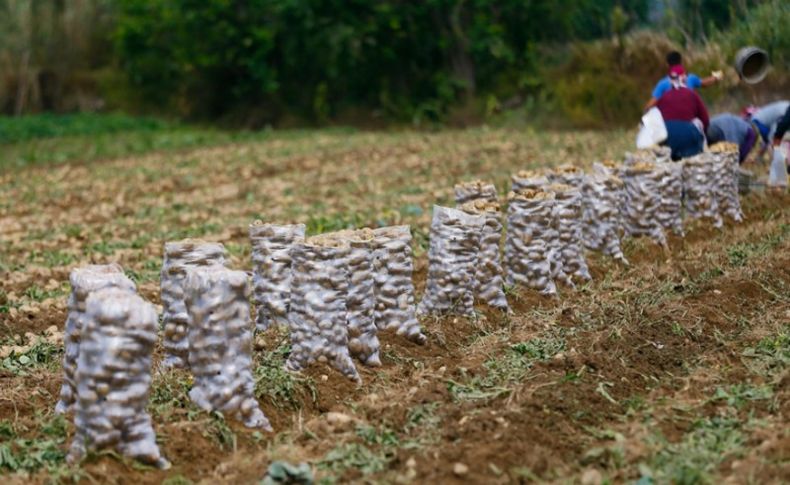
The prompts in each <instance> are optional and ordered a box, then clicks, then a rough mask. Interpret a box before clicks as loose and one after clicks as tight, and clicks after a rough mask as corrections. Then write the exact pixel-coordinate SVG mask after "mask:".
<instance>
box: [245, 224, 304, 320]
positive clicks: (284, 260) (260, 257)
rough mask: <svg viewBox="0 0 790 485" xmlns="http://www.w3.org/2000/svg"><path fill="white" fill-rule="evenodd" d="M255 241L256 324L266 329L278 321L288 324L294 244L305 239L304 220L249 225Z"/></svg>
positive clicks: (253, 244) (254, 286) (253, 254)
mask: <svg viewBox="0 0 790 485" xmlns="http://www.w3.org/2000/svg"><path fill="white" fill-rule="evenodd" d="M249 234H250V242H251V243H252V266H253V272H252V286H253V299H254V301H255V312H256V313H255V326H256V328H257V329H258V330H266V329H267V328H269V326H270V325H271V324H272V323H274V324H276V325H278V326H281V327H287V326H288V304H289V302H290V294H291V254H290V250H291V247H292V246H293V245H294V244H298V243H302V242H304V238H305V225H304V224H281V225H278V224H264V223H263V222H261V221H255V222H253V223H252V224H250V228H249Z"/></svg>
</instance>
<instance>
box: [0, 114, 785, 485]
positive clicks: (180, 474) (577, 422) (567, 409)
mask: <svg viewBox="0 0 790 485" xmlns="http://www.w3.org/2000/svg"><path fill="white" fill-rule="evenodd" d="M631 140H632V135H631V134H628V133H622V132H613V133H572V134H545V133H531V132H511V131H503V130H485V129H478V130H471V131H458V132H442V133H437V134H414V133H402V134H392V135H382V134H343V133H332V132H316V133H314V134H309V133H299V134H284V135H283V136H281V137H272V138H269V139H266V140H264V141H257V142H256V141H250V142H245V143H239V144H234V145H226V146H216V147H210V148H204V149H199V150H194V151H184V152H178V153H170V152H168V153H158V152H154V153H150V154H147V155H143V156H138V157H134V158H125V159H114V160H103V161H97V162H91V163H89V164H82V163H72V164H69V165H65V166H56V167H54V168H28V169H16V170H15V171H13V172H11V173H6V174H4V175H2V178H0V248H1V249H0V272H1V273H0V288H2V289H1V290H0V345H2V347H3V349H4V353H3V354H2V355H0V361H1V362H2V364H1V366H0V474H9V475H10V478H11V483H16V482H18V483H31V482H32V483H44V482H47V481H51V480H53V481H64V482H67V481H72V480H80V479H81V480H83V481H85V482H94V483H135V484H139V483H160V482H163V481H164V482H165V483H169V484H171V485H172V484H184V483H191V482H204V483H257V481H259V480H260V479H261V478H263V476H264V475H265V473H266V470H267V467H268V466H269V464H270V463H271V462H272V461H274V460H285V461H288V462H291V463H298V462H302V461H306V462H309V463H310V464H311V467H312V470H313V473H314V474H315V476H316V478H318V479H320V480H321V481H322V482H323V483H346V482H349V481H355V482H363V483H371V482H375V483H409V482H413V483H462V482H474V483H530V482H544V481H545V482H562V483H568V482H569V483H583V484H596V483H603V482H606V481H609V482H611V483H621V482H634V481H637V480H639V482H638V483H640V484H647V483H668V482H675V483H684V484H685V483H782V482H785V483H787V482H788V481H790V426H788V425H787V423H788V420H789V419H790V374H789V373H788V368H789V367H788V366H789V365H790V208H789V207H790V197H788V196H786V195H785V196H778V195H775V196H768V195H765V194H751V195H749V196H747V197H745V198H744V199H743V205H744V210H745V213H746V220H745V222H744V223H742V224H739V225H732V224H729V223H728V224H726V225H725V227H724V229H722V230H721V231H718V230H713V229H711V228H709V227H707V226H706V225H704V224H699V223H696V222H688V224H687V228H688V234H687V236H686V238H685V239H671V241H670V242H671V244H670V245H671V249H672V256H671V258H670V259H667V258H666V257H665V255H664V254H663V253H662V252H661V251H660V250H658V248H656V247H654V246H653V245H652V244H651V243H650V242H649V241H643V240H631V241H628V242H626V243H625V246H624V248H625V253H626V257H627V258H628V259H629V260H630V261H631V263H632V265H631V266H630V267H628V268H623V267H620V266H618V265H616V264H614V263H612V262H611V261H610V260H607V259H604V258H600V257H598V256H596V255H590V257H589V260H588V262H589V264H590V267H591V270H592V272H593V275H594V278H595V279H594V281H593V282H592V283H590V284H588V285H585V286H582V287H580V288H578V289H577V290H568V289H562V290H561V293H560V296H559V297H558V298H556V299H549V298H545V297H541V296H539V295H538V294H536V293H533V292H529V291H521V290H513V291H510V292H509V294H508V298H509V300H510V302H511V305H512V306H513V307H514V310H515V313H514V314H513V315H510V316H509V315H506V314H502V313H499V312H496V311H493V310H490V309H487V308H484V307H480V308H479V312H480V317H479V318H478V319H476V320H468V319H464V318H453V317H448V318H440V319H428V320H425V321H423V322H422V323H423V326H424V329H425V330H426V332H427V334H428V336H429V338H428V344H427V345H425V346H422V347H420V346H416V345H414V344H412V343H410V342H407V341H405V340H402V339H400V338H397V337H395V336H392V335H386V334H385V335H384V337H383V342H382V343H383V359H382V360H383V362H384V365H383V367H381V368H379V369H376V370H371V369H365V368H363V367H362V366H358V368H359V369H360V372H361V373H362V378H363V380H364V383H363V385H362V386H360V387H356V386H355V385H354V384H353V383H351V382H349V381H346V380H344V379H343V378H342V377H341V376H340V375H339V374H337V373H335V372H333V371H331V370H330V369H329V368H325V367H322V366H316V367H314V368H312V369H311V370H310V371H309V372H308V373H307V374H306V375H303V376H295V375H290V374H287V373H285V372H284V371H282V370H281V366H282V363H283V362H284V358H285V356H286V355H287V352H288V345H287V337H286V335H285V333H280V334H278V333H277V332H276V331H273V332H270V333H266V334H260V335H258V337H257V339H256V349H257V350H256V355H255V360H256V368H255V377H256V380H257V388H256V392H257V395H258V397H259V401H260V402H261V406H262V408H263V410H264V412H265V413H266V414H267V416H268V417H269V418H270V420H271V421H272V425H273V426H274V428H275V433H274V434H272V435H269V434H262V433H259V432H252V431H249V430H246V429H245V428H243V427H241V426H239V425H238V424H236V423H234V422H231V421H228V422H226V421H225V420H224V419H223V418H222V416H220V415H217V414H214V415H209V414H206V413H204V412H201V411H199V410H198V409H197V408H196V407H195V406H194V405H193V404H191V403H190V401H189V398H188V396H187V392H188V389H189V386H190V377H189V376H188V374H185V373H179V372H175V373H171V374H167V375H157V376H156V377H155V379H154V384H153V388H152V395H151V402H150V407H149V410H150V413H151V415H152V417H153V420H154V427H155V430H156V432H157V435H158V439H159V441H160V445H161V447H162V451H163V453H164V454H165V456H166V457H167V458H168V459H169V460H170V461H171V462H172V463H173V467H172V468H171V469H170V470H167V471H159V470H154V469H148V468H145V467H142V466H140V465H138V464H135V463H131V462H128V461H125V460H123V459H122V458H120V457H119V456H117V455H115V454H112V453H102V454H99V455H93V456H90V457H88V458H87V459H86V460H85V462H83V463H82V464H81V466H80V467H69V466H67V465H66V464H65V460H64V457H65V451H66V450H67V447H68V444H69V442H70V439H71V436H72V434H73V427H72V426H71V424H70V422H69V421H68V420H64V419H63V418H59V417H55V416H54V415H53V413H52V410H53V408H54V405H55V402H56V401H57V394H58V391H59V388H60V382H61V370H60V360H61V359H62V342H61V341H59V340H58V336H57V335H55V336H54V337H50V338H49V340H48V341H41V342H39V343H36V344H34V345H27V346H25V344H33V343H34V341H35V338H34V337H33V336H26V333H27V332H32V333H33V334H35V335H48V334H47V329H48V328H49V327H50V326H53V325H54V326H56V327H57V329H58V332H62V329H63V324H64V322H65V317H66V296H67V294H68V291H69V286H68V273H69V271H70V269H72V268H74V267H76V266H78V265H80V264H85V263H89V262H94V263H103V262H109V261H117V262H119V263H120V264H121V265H123V267H124V268H125V269H127V271H128V274H129V276H130V277H132V278H133V279H135V280H136V282H137V284H138V286H139V290H140V293H141V294H142V295H143V296H144V297H145V298H147V299H149V300H150V301H152V302H154V303H155V304H159V269H160V266H161V259H162V247H163V243H164V242H165V241H168V240H174V239H179V238H184V237H187V236H190V237H203V238H206V239H210V240H216V241H220V242H222V243H223V244H225V245H226V246H227V248H228V250H229V252H230V253H231V255H232V262H233V266H234V267H235V268H243V269H250V268H251V261H250V251H249V246H248V242H247V225H248V224H249V223H250V222H251V221H252V220H254V219H256V218H260V219H263V220H266V221H278V222H291V221H297V222H304V223H306V224H307V225H308V231H309V232H311V233H318V232H323V231H328V230H334V229H338V228H341V227H346V226H349V225H355V226H363V225H371V226H376V225H384V224H393V223H408V224H412V228H413V233H414V236H415V238H414V249H415V257H416V261H415V268H416V274H415V283H416V286H417V294H418V297H419V295H420V294H421V292H422V286H423V285H424V279H425V272H426V257H425V251H426V249H427V229H428V222H429V220H430V213H431V205H432V204H434V203H440V204H449V203H450V202H451V197H452V186H453V184H454V183H455V182H458V181H460V180H466V179H473V178H486V179H490V180H493V181H494V182H495V183H496V184H497V187H498V188H499V189H500V190H501V191H504V190H505V187H506V186H507V183H506V181H507V180H508V176H509V174H510V173H512V172H513V171H515V170H517V169H521V168H529V167H535V166H541V165H553V164H559V163H567V162H574V163H579V164H583V165H588V164H590V163H591V162H592V161H593V160H595V159H601V158H615V159H616V158H620V157H621V155H622V153H623V152H624V151H625V150H626V149H627V147H628V144H629V143H630V142H631ZM14 345H17V346H24V347H25V348H24V349H23V350H24V351H25V353H22V354H21V355H20V354H19V352H17V353H14V354H11V355H6V354H8V353H9V349H10V348H11V346H14ZM160 356H161V348H159V349H157V360H158V358H159V357H160ZM330 412H331V413H334V414H329V413H330Z"/></svg>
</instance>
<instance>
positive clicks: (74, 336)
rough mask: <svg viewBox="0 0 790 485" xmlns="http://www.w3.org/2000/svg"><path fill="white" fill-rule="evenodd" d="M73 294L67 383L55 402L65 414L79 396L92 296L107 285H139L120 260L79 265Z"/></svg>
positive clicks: (66, 343)
mask: <svg viewBox="0 0 790 485" xmlns="http://www.w3.org/2000/svg"><path fill="white" fill-rule="evenodd" d="M69 281H70V283H71V295H70V296H69V301H68V308H69V313H68V316H67V317H66V332H65V335H64V337H63V343H64V347H65V352H64V355H63V385H62V386H61V388H60V400H59V401H58V403H57V404H56V405H55V412H56V413H59V414H62V413H66V412H68V411H70V410H71V409H72V407H73V406H74V403H75V400H76V396H77V383H76V379H75V374H76V372H77V360H78V358H79V355H80V342H81V341H82V338H83V336H84V334H85V324H86V323H87V320H86V319H87V318H88V317H87V316H86V314H85V311H86V305H87V301H88V297H89V296H90V295H91V294H92V293H93V292H96V291H98V290H101V289H104V288H113V287H114V288H122V289H124V290H127V291H130V292H134V291H136V289H137V287H136V286H135V284H134V283H133V282H132V280H130V279H129V278H127V277H126V275H125V274H124V273H123V268H121V266H120V265H118V264H115V263H113V264H106V265H88V266H83V267H81V268H76V269H74V270H72V271H71V274H70V275H69Z"/></svg>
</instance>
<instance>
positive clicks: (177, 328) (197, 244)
mask: <svg viewBox="0 0 790 485" xmlns="http://www.w3.org/2000/svg"><path fill="white" fill-rule="evenodd" d="M226 257H227V253H226V252H225V247H224V246H223V245H222V244H220V243H212V242H206V241H201V240H198V239H185V240H183V241H177V242H168V243H165V254H164V262H163V264H162V272H161V281H160V287H161V294H162V309H163V311H162V325H163V328H164V340H163V342H162V346H163V347H164V349H165V358H164V359H163V360H162V366H163V367H165V368H171V367H174V368H188V367H189V342H188V340H187V333H188V331H189V313H188V312H187V308H186V304H185V302H184V298H185V288H184V283H185V280H186V276H187V270H188V269H189V268H195V267H201V266H211V265H216V264H219V265H224V264H226Z"/></svg>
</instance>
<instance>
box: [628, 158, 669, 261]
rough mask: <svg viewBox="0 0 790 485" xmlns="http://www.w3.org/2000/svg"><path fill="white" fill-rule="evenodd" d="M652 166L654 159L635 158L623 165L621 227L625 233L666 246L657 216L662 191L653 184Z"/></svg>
mask: <svg viewBox="0 0 790 485" xmlns="http://www.w3.org/2000/svg"><path fill="white" fill-rule="evenodd" d="M655 170H656V166H655V164H654V163H651V162H636V163H632V164H631V165H626V166H624V167H623V169H622V171H621V172H620V178H621V179H622V180H623V183H624V185H625V198H624V203H623V211H622V215H623V229H624V231H625V234H626V235H627V236H631V237H639V236H648V237H650V238H651V239H652V240H653V241H655V242H656V243H657V244H660V245H661V246H663V247H664V248H667V239H666V234H665V233H664V228H663V226H662V225H661V223H660V222H659V220H658V217H657V213H658V208H659V206H660V204H661V194H660V193H659V191H658V187H657V186H656V182H655V176H654V174H653V172H654V171H655Z"/></svg>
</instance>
